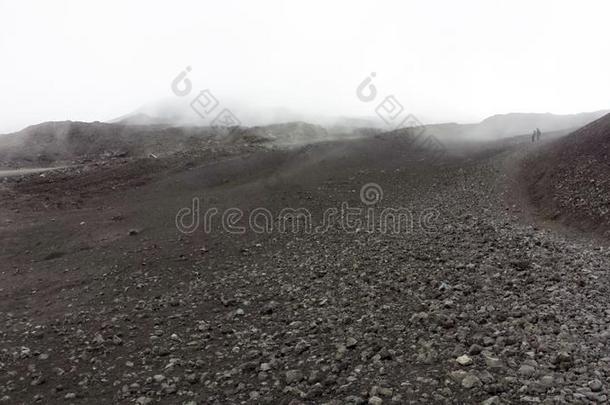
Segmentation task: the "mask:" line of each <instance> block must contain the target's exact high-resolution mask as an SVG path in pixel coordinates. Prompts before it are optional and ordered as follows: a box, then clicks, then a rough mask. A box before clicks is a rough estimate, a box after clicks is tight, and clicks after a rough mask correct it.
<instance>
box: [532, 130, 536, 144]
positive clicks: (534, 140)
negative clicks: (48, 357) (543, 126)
mask: <svg viewBox="0 0 610 405" xmlns="http://www.w3.org/2000/svg"><path fill="white" fill-rule="evenodd" d="M532 142H536V130H535V129H534V132H532Z"/></svg>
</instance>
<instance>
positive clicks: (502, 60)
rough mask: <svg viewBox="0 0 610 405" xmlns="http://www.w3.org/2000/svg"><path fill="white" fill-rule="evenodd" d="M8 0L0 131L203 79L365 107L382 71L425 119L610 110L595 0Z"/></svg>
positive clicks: (270, 97) (260, 106)
mask: <svg viewBox="0 0 610 405" xmlns="http://www.w3.org/2000/svg"><path fill="white" fill-rule="evenodd" d="M160 3H161V2H152V1H128V2H125V1H106V0H105V1H86V2H84V1H60V0H55V1H52V2H49V1H23V0H19V1H10V2H9V1H8V0H0V90H1V92H0V133H4V132H10V131H15V130H19V129H21V128H23V127H25V126H27V125H31V124H35V123H38V122H42V121H48V120H65V119H70V120H84V121H93V120H102V121H103V120H108V119H112V118H116V117H118V116H121V115H123V114H126V113H129V112H131V111H133V110H135V109H137V108H138V107H140V106H141V105H144V104H147V103H151V102H155V101H156V100H160V99H165V98H168V97H175V96H174V95H173V94H172V92H171V90H170V83H171V81H172V80H173V79H174V77H176V75H177V74H179V73H180V72H181V71H182V70H183V69H185V68H186V67H187V66H190V67H191V68H192V71H191V73H190V76H189V78H190V79H191V81H192V83H193V87H194V88H196V89H205V88H207V89H210V90H211V91H212V92H213V93H214V94H215V95H216V96H217V97H218V98H219V99H220V100H222V102H223V103H224V104H226V105H227V106H230V105H231V103H240V104H241V105H247V106H248V107H249V108H251V109H253V110H255V111H257V110H260V111H264V110H265V109H268V108H271V107H284V108H287V109H289V110H293V111H298V112H301V113H304V114H323V115H326V116H371V115H373V114H374V112H373V109H374V106H372V105H371V104H367V103H363V102H362V101H361V100H359V99H358V98H357V97H356V87H357V86H358V84H360V83H361V82H362V80H363V79H364V78H366V77H367V76H368V75H369V74H370V73H372V72H375V73H376V77H375V86H376V88H377V89H378V90H379V93H380V95H382V96H386V95H394V96H395V97H396V98H397V99H398V100H399V101H400V102H401V103H402V104H403V105H404V106H405V108H407V109H408V110H409V111H411V112H412V113H414V114H416V115H417V116H418V117H419V118H420V119H421V120H422V121H424V122H442V121H456V122H473V121H479V120H481V119H483V118H485V117H487V116H489V115H493V114H497V113H507V112H554V113H576V112H581V111H594V110H600V109H605V108H609V107H610V102H609V97H608V94H609V93H610V92H609V90H610V74H608V72H610V52H609V51H610V49H609V47H610V46H609V44H610V43H609V41H608V39H609V38H610V24H608V22H607V20H608V16H609V15H610V3H609V2H608V1H607V0H600V1H557V0H554V1H547V0H544V1H531V0H529V1H514V0H513V1H489V0H486V1H485V0H480V1H473V0H467V1H460V2H457V1H450V0H447V1H353V0H349V1H348V0H345V1H343V0H341V1H330V0H325V1H322V0H320V1H317V0H313V1H312V0H307V1H264V0H262V1H247V0H243V1H240V0H222V1H220V0H218V1H192V2H190V1H172V2H171V3H170V2H164V5H161V4H160Z"/></svg>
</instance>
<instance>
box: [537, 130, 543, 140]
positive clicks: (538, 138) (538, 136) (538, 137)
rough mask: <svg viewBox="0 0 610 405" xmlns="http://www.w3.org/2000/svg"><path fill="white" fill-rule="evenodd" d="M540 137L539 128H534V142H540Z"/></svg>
mask: <svg viewBox="0 0 610 405" xmlns="http://www.w3.org/2000/svg"><path fill="white" fill-rule="evenodd" d="M540 135H542V132H540V128H536V141H540Z"/></svg>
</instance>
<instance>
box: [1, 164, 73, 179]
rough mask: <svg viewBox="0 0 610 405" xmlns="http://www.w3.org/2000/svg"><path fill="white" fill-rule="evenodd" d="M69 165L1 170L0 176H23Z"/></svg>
mask: <svg viewBox="0 0 610 405" xmlns="http://www.w3.org/2000/svg"><path fill="white" fill-rule="evenodd" d="M67 167H70V166H58V167H36V168H31V169H7V170H0V178H2V177H16V176H23V175H27V174H35V173H43V172H48V171H50V170H58V169H65V168H67Z"/></svg>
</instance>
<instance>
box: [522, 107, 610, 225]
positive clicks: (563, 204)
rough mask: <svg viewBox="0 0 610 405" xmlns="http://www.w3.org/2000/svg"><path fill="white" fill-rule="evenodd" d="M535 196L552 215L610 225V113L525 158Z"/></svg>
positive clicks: (546, 213)
mask: <svg viewBox="0 0 610 405" xmlns="http://www.w3.org/2000/svg"><path fill="white" fill-rule="evenodd" d="M524 169H525V171H524V176H525V178H526V180H527V185H528V191H529V194H530V196H531V198H532V200H533V202H534V203H535V204H536V205H537V206H538V207H539V208H540V210H541V212H542V214H543V215H544V216H546V217H547V218H551V219H559V220H560V221H561V222H563V223H566V224H569V225H572V226H575V227H577V228H579V229H582V230H586V231H590V230H592V231H596V232H599V233H602V234H604V233H605V234H606V235H608V232H609V231H610V214H609V212H608V211H609V210H610V114H608V115H606V116H604V117H602V118H600V119H598V120H597V121H594V122H592V123H591V124H589V125H587V126H585V127H583V128H581V129H579V130H577V131H575V132H573V133H572V134H570V135H568V136H567V137H565V138H562V139H559V140H558V141H555V142H553V143H552V144H550V145H548V146H546V147H543V148H541V149H540V150H538V151H537V152H536V153H534V154H532V155H531V156H530V157H529V159H528V160H527V161H526V162H525V167H524Z"/></svg>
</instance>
